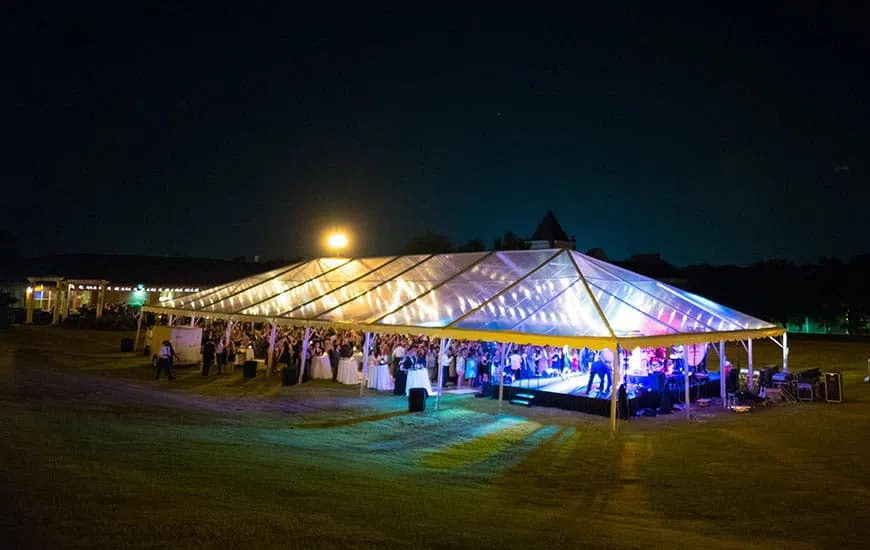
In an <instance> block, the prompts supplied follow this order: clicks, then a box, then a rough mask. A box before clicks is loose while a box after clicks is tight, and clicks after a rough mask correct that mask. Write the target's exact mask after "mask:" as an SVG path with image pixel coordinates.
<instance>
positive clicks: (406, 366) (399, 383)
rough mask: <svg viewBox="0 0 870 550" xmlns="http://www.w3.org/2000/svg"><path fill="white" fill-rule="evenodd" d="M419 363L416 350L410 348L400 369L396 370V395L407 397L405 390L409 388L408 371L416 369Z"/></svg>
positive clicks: (394, 392) (394, 390)
mask: <svg viewBox="0 0 870 550" xmlns="http://www.w3.org/2000/svg"><path fill="white" fill-rule="evenodd" d="M416 361H417V350H416V348H410V349H409V350H408V352H407V353H406V354H405V357H404V358H402V362H401V363H400V364H399V368H397V369H396V383H395V385H394V386H393V394H394V395H405V388H406V387H407V386H408V371H409V370H411V369H413V368H414V364H415V363H416Z"/></svg>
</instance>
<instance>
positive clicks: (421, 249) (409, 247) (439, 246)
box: [399, 231, 453, 254]
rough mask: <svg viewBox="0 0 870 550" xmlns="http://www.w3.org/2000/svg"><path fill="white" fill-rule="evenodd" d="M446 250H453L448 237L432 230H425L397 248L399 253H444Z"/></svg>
mask: <svg viewBox="0 0 870 550" xmlns="http://www.w3.org/2000/svg"><path fill="white" fill-rule="evenodd" d="M447 252H453V243H452V242H451V241H450V238H449V237H448V236H446V235H443V234H441V233H436V232H434V231H427V232H426V233H424V234H423V235H420V236H419V237H414V238H413V239H411V240H410V241H408V242H407V244H405V246H404V247H402V248H401V249H400V250H399V254H446V253H447Z"/></svg>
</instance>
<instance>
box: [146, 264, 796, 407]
mask: <svg viewBox="0 0 870 550" xmlns="http://www.w3.org/2000/svg"><path fill="white" fill-rule="evenodd" d="M143 309H144V310H145V311H151V312H154V313H164V314H168V315H173V316H179V317H180V316H184V317H191V318H199V317H207V318H219V319H226V320H230V321H234V322H239V321H245V322H266V323H270V324H272V326H273V327H274V326H276V325H297V326H303V327H333V328H338V329H352V330H359V331H364V332H366V333H404V334H426V335H429V336H434V337H441V338H442V340H443V339H445V338H454V339H463V340H484V341H497V342H503V343H515V344H535V345H558V346H562V345H569V346H572V347H589V348H591V349H605V348H606V349H611V350H615V349H617V346H619V347H620V348H622V349H629V350H630V349H634V348H636V347H659V346H670V345H685V344H696V343H710V342H716V341H718V342H719V343H720V360H721V359H722V356H723V353H721V350H722V348H723V346H724V342H725V341H736V340H748V344H749V346H750V348H749V349H751V343H752V339H756V338H766V337H770V338H774V337H776V336H782V342H781V344H780V343H779V342H777V343H778V344H780V346H781V347H782V349H783V366H784V368H787V353H788V345H787V339H786V333H785V329H783V328H781V327H777V326H776V325H774V324H772V323H769V322H766V321H762V320H759V319H756V318H754V317H751V316H749V315H746V314H744V313H740V312H738V311H735V310H733V309H729V308H727V307H724V306H721V305H719V304H717V303H714V302H712V301H710V300H707V299H706V298H702V297H701V296H697V295H695V294H692V293H689V292H686V291H684V290H680V289H678V288H675V287H673V286H669V285H667V284H664V283H662V282H660V281H657V280H655V279H651V278H649V277H645V276H643V275H639V274H637V273H634V272H631V271H628V270H626V269H623V268H620V267H617V266H615V265H613V264H610V263H607V262H604V261H601V260H598V259H596V258H592V257H589V256H586V255H584V254H581V253H579V252H576V251H573V250H568V249H546V250H516V251H497V252H471V253H457V254H436V255H426V254H421V255H411V256H385V257H376V258H357V259H348V258H318V259H313V260H309V261H305V262H300V263H296V264H292V265H289V266H286V267H282V268H280V269H275V270H272V271H269V272H266V273H262V274H260V275H255V276H252V277H248V278H245V279H241V280H238V281H234V282H231V283H227V284H224V285H221V286H218V287H215V288H210V289H207V290H204V291H201V292H197V293H195V294H191V295H188V296H184V297H182V298H179V299H175V300H169V301H166V302H163V303H162V304H161V305H160V306H145V307H144V308H143ZM273 334H274V331H273ZM306 334H307V332H306ZM367 341H368V340H367ZM306 343H307V338H306ZM306 347H307V346H306ZM722 384H723V385H724V377H723V381H722ZM612 393H614V394H615V393H616V392H612ZM723 395H724V392H723ZM614 409H615V407H614Z"/></svg>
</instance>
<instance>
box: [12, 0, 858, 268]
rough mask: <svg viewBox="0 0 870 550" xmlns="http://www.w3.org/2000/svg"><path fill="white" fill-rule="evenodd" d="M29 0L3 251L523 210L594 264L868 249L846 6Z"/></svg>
mask: <svg viewBox="0 0 870 550" xmlns="http://www.w3.org/2000/svg"><path fill="white" fill-rule="evenodd" d="M17 4H25V3H17ZM34 4H35V5H34V6H32V7H27V8H23V7H19V8H15V9H14V10H9V9H7V11H6V13H5V14H4V17H2V19H0V20H2V22H0V27H2V28H0V31H2V33H3V43H4V47H3V52H4V54H3V55H4V58H5V59H4V74H5V76H6V78H5V79H4V84H3V86H2V92H0V96H2V105H3V132H2V141H0V154H2V157H0V158H2V163H0V178H2V188H3V196H4V199H5V201H4V202H5V203H6V208H4V217H3V223H2V224H0V229H6V230H11V231H13V232H14V233H15V234H16V235H17V237H18V241H19V244H20V247H21V249H22V252H23V253H24V254H25V255H28V256H33V255H42V254H54V253H73V252H103V253H119V254H153V255H164V254H169V255H182V256H204V257H226V258H229V257H235V256H240V255H246V256H253V255H259V256H260V257H261V258H263V259H267V258H271V257H275V256H283V257H287V258H289V257H293V256H296V255H312V254H318V253H319V246H318V245H319V241H320V236H321V234H322V232H323V230H324V228H326V227H329V226H334V225H345V226H347V227H349V228H350V229H351V230H352V232H353V235H354V244H355V247H354V250H353V253H354V254H356V255H362V254H379V253H381V254H389V253H393V252H395V251H396V250H397V249H398V248H399V247H400V246H401V245H402V244H403V243H404V242H406V241H407V240H408V239H409V238H410V237H413V236H415V235H418V234H420V233H421V232H423V231H425V230H426V229H432V230H435V231H440V232H443V233H446V234H447V235H449V236H450V237H451V238H452V239H453V240H454V241H455V242H457V243H460V244H461V243H462V242H464V241H466V240H468V239H470V238H475V237H478V238H481V239H483V240H484V242H485V243H487V245H491V243H492V240H493V238H494V237H496V236H499V235H501V234H502V233H503V232H505V231H514V232H515V233H518V234H521V235H526V234H529V233H531V232H532V231H533V230H534V229H535V226H536V225H537V223H538V221H539V220H540V218H541V217H542V216H543V214H544V213H545V212H546V210H547V209H553V210H554V211H555V213H556V215H557V217H558V218H559V220H560V221H561V222H562V225H563V226H564V227H565V229H566V231H567V232H568V233H569V235H576V237H577V241H578V243H577V248H578V249H579V250H581V251H585V250H587V249H589V248H592V247H601V248H603V249H604V250H605V251H606V252H607V254H608V255H609V256H610V257H611V258H616V259H621V258H625V257H627V256H629V255H630V254H632V253H637V252H659V253H661V255H662V257H663V258H664V259H666V260H668V261H670V262H672V263H674V264H677V265H685V264H687V263H699V262H709V263H715V264H723V263H737V264H746V263H751V262H755V261H758V260H763V259H766V258H786V259H789V260H793V261H799V262H803V261H811V260H815V259H818V258H820V257H822V256H840V257H843V258H848V257H849V256H851V255H853V254H857V253H866V252H868V251H870V250H868V245H867V244H866V243H867V238H866V235H867V232H868V230H870V215H868V206H870V185H868V184H870V182H868V181H867V159H868V150H870V116H868V106H867V103H866V101H867V98H868V97H870V83H868V78H870V77H868V68H867V63H868V62H867V59H868V54H870V49H868V38H866V37H865V35H867V34H870V33H868V31H867V29H868V28H870V25H868V20H867V18H865V17H862V16H861V14H859V13H847V12H842V13H833V12H830V11H825V12H821V11H816V10H815V9H801V8H794V7H788V8H784V9H783V10H781V11H777V10H773V9H769V8H763V9H765V10H768V11H754V12H751V13H749V12H746V13H725V12H721V11H713V9H712V8H709V7H700V8H697V9H698V10H699V11H694V12H692V11H686V10H680V11H679V12H677V13H678V15H673V14H669V13H668V11H667V10H665V9H663V8H662V7H661V6H660V5H659V4H655V3H653V4H650V8H648V11H647V10H646V9H645V10H638V9H634V10H631V11H629V10H616V9H614V10H613V11H610V12H607V13H605V12H603V11H601V12H594V11H589V10H587V9H586V8H583V10H578V11H576V12H570V13H566V12H561V13H560V12H553V11H550V12H547V15H546V16H544V15H535V14H533V13H528V12H520V11H517V12H509V11H504V10H503V9H498V10H484V11H478V12H473V11H467V10H466V9H448V8H447V6H449V4H437V8H438V9H436V8H431V10H430V11H429V12H428V13H425V12H424V11H422V10H421V8H418V7H408V6H413V3H406V8H405V9H406V10H411V11H386V10H384V11H372V10H370V9H368V10H365V9H361V8H359V7H356V8H353V7H347V6H345V7H341V8H339V7H336V6H333V9H331V10H330V11H329V12H328V13H323V14H315V13H311V12H310V10H311V8H310V7H309V8H307V10H309V11H307V12H304V11H300V10H299V9H298V8H297V9H292V10H291V9H290V8H289V7H288V8H285V10H286V11H284V12H281V13H266V12H262V11H258V8H257V7H255V6H252V5H244V10H243V13H238V12H236V10H229V9H226V8H224V7H222V6H221V5H220V4H216V3H210V4H203V5H202V6H201V7H200V8H199V9H192V8H191V9H186V8H178V7H175V8H170V9H166V10H162V11H161V10H159V9H156V8H151V7H146V5H148V4H150V3H148V2H141V3H139V4H142V6H139V7H129V6H126V7H124V6H117V5H116V6H114V7H111V8H95V7H93V6H94V5H96V4H90V3H88V5H89V6H91V7H87V8H84V7H82V6H73V5H72V4H73V3H70V2H64V3H61V4H60V5H59V6H67V7H59V6H57V5H54V6H53V5H52V4H51V3H34ZM119 4H126V3H125V2H121V3H119ZM315 4H316V3H315ZM761 4H766V3H763V2H759V5H761ZM795 4H804V3H802V2H800V3H799V2H795ZM806 4H809V3H806ZM288 5H289V4H288ZM131 6H132V3H131ZM825 9H827V8H825ZM24 10H29V11H24ZM240 11H241V10H240Z"/></svg>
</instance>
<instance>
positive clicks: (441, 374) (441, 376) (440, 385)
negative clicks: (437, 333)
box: [435, 336, 447, 410]
mask: <svg viewBox="0 0 870 550" xmlns="http://www.w3.org/2000/svg"><path fill="white" fill-rule="evenodd" d="M445 353H447V340H445V339H444V337H443V336H442V337H441V350H440V352H439V353H438V362H437V363H438V391H437V392H435V410H438V405H439V404H440V403H441V392H442V391H443V388H444V367H442V366H441V357H443V356H444V354H445Z"/></svg>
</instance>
